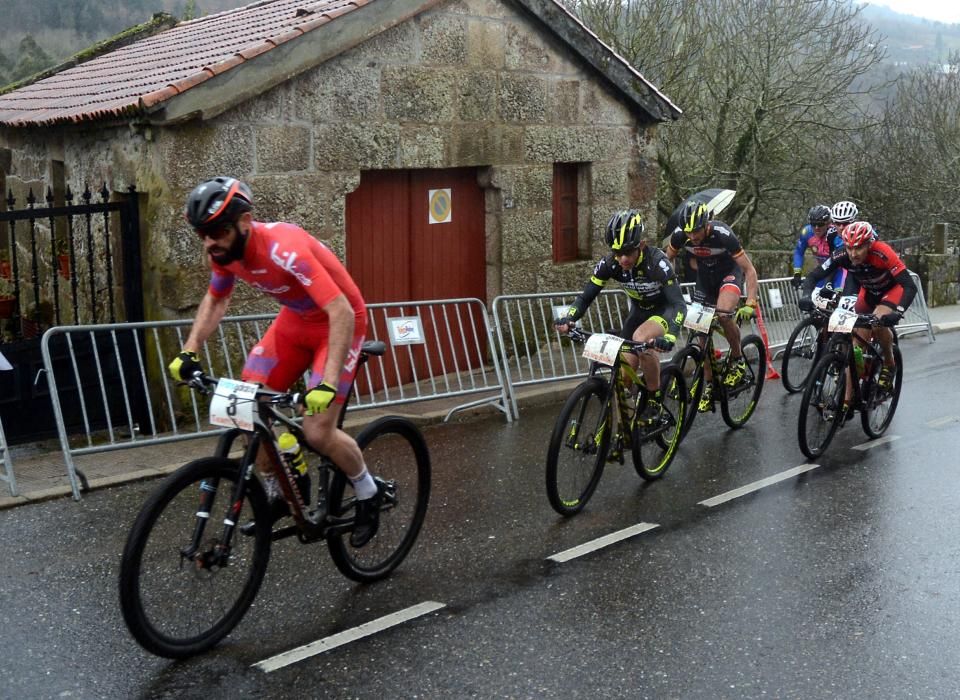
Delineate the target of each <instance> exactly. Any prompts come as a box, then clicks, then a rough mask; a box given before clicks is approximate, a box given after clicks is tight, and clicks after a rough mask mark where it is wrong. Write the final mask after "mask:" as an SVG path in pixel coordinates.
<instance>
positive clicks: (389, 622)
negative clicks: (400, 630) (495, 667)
mask: <svg viewBox="0 0 960 700" xmlns="http://www.w3.org/2000/svg"><path fill="white" fill-rule="evenodd" d="M445 607H446V605H444V604H443V603H437V602H434V601H432V600H428V601H426V602H424V603H418V604H417V605H414V606H412V607H409V608H405V609H404V610H398V611H397V612H395V613H390V614H389V615H384V616H383V617H380V618H377V619H376V620H371V621H370V622H365V623H364V624H362V625H360V626H359V627H354V628H353V629H349V630H344V631H343V632H339V633H337V634H334V635H331V636H329V637H324V638H323V639H318V640H317V641H315V642H310V643H309V644H305V645H303V646H302V647H297V648H296V649H291V650H290V651H285V652H283V653H282V654H277V655H276V656H271V657H270V658H269V659H264V660H263V661H258V662H257V663H255V664H253V667H254V668H259V669H260V670H261V671H263V672H264V673H270V672H271V671H276V670H278V669H281V668H283V667H284V666H289V665H290V664H295V663H297V662H298V661H303V660H304V659H308V658H310V657H311V656H316V655H317V654H322V653H323V652H325V651H330V650H331V649H336V648H337V647H339V646H343V645H344V644H349V643H350V642H355V641H357V640H358V639H363V638H364V637H369V636H370V635H371V634H376V633H377V632H382V631H383V630H385V629H388V628H390V627H394V626H396V625H399V624H401V623H403V622H407V621H408V620H412V619H414V618H417V617H421V616H423V615H426V614H427V613H432V612H434V611H435V610H440V609H441V608H445Z"/></svg>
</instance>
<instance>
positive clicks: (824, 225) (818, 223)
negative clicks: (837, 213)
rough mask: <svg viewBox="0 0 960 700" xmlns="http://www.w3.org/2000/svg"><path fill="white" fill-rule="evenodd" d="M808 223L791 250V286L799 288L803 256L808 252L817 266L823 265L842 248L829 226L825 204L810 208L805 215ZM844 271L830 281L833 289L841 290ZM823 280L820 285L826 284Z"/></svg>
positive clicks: (835, 229)
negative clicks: (811, 254) (834, 252)
mask: <svg viewBox="0 0 960 700" xmlns="http://www.w3.org/2000/svg"><path fill="white" fill-rule="evenodd" d="M807 221H808V223H807V224H806V225H805V226H804V227H803V228H802V229H800V238H798V239H797V245H796V247H795V248H794V250H793V286H794V287H796V288H799V287H800V284H801V282H800V277H801V273H802V272H803V256H804V255H805V254H806V252H807V251H808V250H809V251H810V252H811V253H813V257H814V258H816V260H817V264H818V265H821V264H823V261H824V260H826V259H827V258H829V257H830V254H831V253H832V252H833V251H835V250H836V249H837V248H842V247H843V242H842V241H841V240H840V232H839V230H838V229H837V228H836V227H835V226H832V225H831V218H830V207H828V206H827V205H825V204H817V205H815V206H813V207H811V208H810V211H809V213H808V214H807ZM846 273H847V271H846V270H837V271H836V273H835V274H834V276H833V279H832V280H831V284H832V286H833V288H834V289H842V288H843V284H844V281H845V280H846ZM826 282H827V280H826V279H823V280H821V281H820V284H821V285H823V284H826Z"/></svg>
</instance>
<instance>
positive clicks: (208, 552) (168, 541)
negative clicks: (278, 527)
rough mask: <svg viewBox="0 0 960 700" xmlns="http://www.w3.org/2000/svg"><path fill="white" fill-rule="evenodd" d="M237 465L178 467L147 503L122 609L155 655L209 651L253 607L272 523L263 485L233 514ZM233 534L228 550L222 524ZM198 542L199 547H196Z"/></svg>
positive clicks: (202, 462)
mask: <svg viewBox="0 0 960 700" xmlns="http://www.w3.org/2000/svg"><path fill="white" fill-rule="evenodd" d="M240 474H241V471H240V465H239V464H238V463H237V461H236V460H232V459H226V458H222V457H209V458H206V459H199V460H197V461H195V462H190V463H189V464H187V465H185V466H183V467H181V468H180V469H178V470H177V471H176V472H174V473H173V474H171V475H170V476H169V477H168V478H167V479H166V480H165V481H164V482H163V483H162V484H161V485H160V487H159V488H157V490H156V491H154V492H153V494H152V495H151V496H150V497H149V498H148V499H147V501H146V503H145V504H144V506H143V508H142V509H141V511H140V514H139V515H138V516H137V519H136V521H135V522H134V524H133V527H132V528H131V530H130V535H129V536H128V538H127V544H126V546H125V547H124V550H123V557H122V559H121V561H120V610H121V611H122V612H123V619H124V621H125V622H126V624H127V628H128V629H129V630H130V633H131V634H132V635H133V637H134V638H135V639H136V640H137V642H139V643H140V645H141V646H142V647H143V648H144V649H146V650H147V651H150V652H152V653H154V654H157V655H158V656H165V657H168V658H174V659H176V658H185V657H188V656H192V655H194V654H199V653H201V652H204V651H207V650H208V649H210V648H212V647H213V646H214V645H215V644H216V643H217V642H219V641H220V640H221V639H223V637H225V636H226V635H227V634H229V632H230V631H231V630H232V629H233V628H234V627H235V626H236V625H237V623H239V622H240V620H241V618H242V617H243V615H244V613H246V611H247V609H248V608H249V607H250V604H251V603H253V599H254V597H256V595H257V591H258V590H259V588H260V584H261V582H262V581H263V575H264V573H266V570H267V562H268V561H269V558H270V520H269V518H267V517H257V516H258V515H259V514H265V513H267V512H268V506H267V501H266V497H265V496H264V494H263V490H262V489H261V487H260V485H259V482H256V481H255V480H252V481H251V482H250V486H249V487H248V488H247V489H246V494H245V496H244V499H243V502H242V504H241V509H240V511H239V513H237V512H233V511H232V505H233V496H234V493H235V490H236V485H237V481H238V479H239V478H241V477H240ZM227 520H229V521H231V522H233V523H236V524H237V525H239V524H241V523H246V522H248V521H250V520H253V521H255V523H256V524H255V526H254V532H253V534H252V535H247V536H245V535H242V534H241V533H240V532H239V531H238V530H236V529H235V530H234V531H233V534H232V537H231V540H230V547H229V549H228V551H227V552H226V554H224V551H223V530H224V525H223V523H224V522H226V521H227ZM194 544H195V545H196V546H194Z"/></svg>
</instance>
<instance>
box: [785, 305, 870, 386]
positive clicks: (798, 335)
mask: <svg viewBox="0 0 960 700" xmlns="http://www.w3.org/2000/svg"><path fill="white" fill-rule="evenodd" d="M819 291H820V290H819V289H818V290H815V293H818V292H819ZM856 301H857V297H856V296H844V297H841V298H840V305H841V306H843V307H844V308H846V309H848V310H851V311H852V310H853V305H854V304H856ZM829 335H830V334H829V333H828V332H827V316H824V315H823V314H821V313H817V312H811V313H809V314H807V315H805V316H804V317H803V318H802V319H800V321H798V322H797V325H796V326H794V328H793V330H792V331H791V332H790V337H789V338H788V339H787V345H786V347H784V349H783V358H782V359H781V363H780V381H781V382H782V383H783V388H784V389H786V390H787V392H789V393H791V394H796V393H798V392H801V391H803V388H804V387H805V386H806V385H807V378H808V377H809V376H810V373H811V372H812V371H813V368H814V366H815V365H816V364H817V362H818V361H819V360H820V358H821V357H822V356H823V350H824V348H826V346H827V338H828V337H829Z"/></svg>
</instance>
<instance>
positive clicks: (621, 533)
mask: <svg viewBox="0 0 960 700" xmlns="http://www.w3.org/2000/svg"><path fill="white" fill-rule="evenodd" d="M657 527H660V526H659V525H658V524H657V523H637V524H636V525H631V526H630V527H628V528H625V529H623V530H617V531H616V532H611V533H610V534H609V535H604V536H603V537H598V538H597V539H595V540H591V541H589V542H584V543H583V544H581V545H577V546H576V547H571V548H570V549H565V550H564V551H562V552H558V553H557V554H554V555H552V556H549V557H547V559H549V560H550V561H555V562H557V563H558V564H562V563H564V562H567V561H570V560H571V559H576V558H577V557H582V556H583V555H584V554H589V553H590V552H595V551H597V550H598V549H602V548H603V547H608V546H609V545H611V544H614V543H615V542H620V541H621V540H625V539H627V538H630V537H634V536H635V535H639V534H640V533H642V532H647V531H648V530H653V529H654V528H657Z"/></svg>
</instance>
